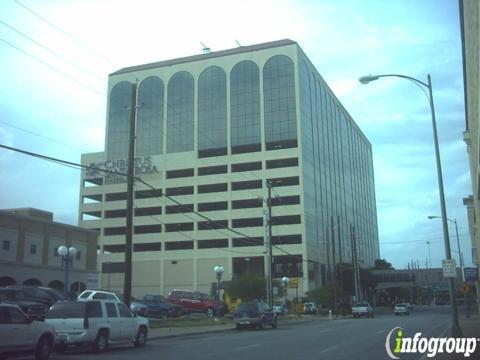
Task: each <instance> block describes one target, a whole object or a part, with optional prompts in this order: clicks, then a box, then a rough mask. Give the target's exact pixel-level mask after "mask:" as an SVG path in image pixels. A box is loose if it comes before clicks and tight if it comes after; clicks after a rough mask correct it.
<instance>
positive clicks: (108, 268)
mask: <svg viewBox="0 0 480 360" xmlns="http://www.w3.org/2000/svg"><path fill="white" fill-rule="evenodd" d="M124 272H125V263H124V262H123V261H122V262H104V263H102V273H111V274H113V273H117V274H118V273H124Z"/></svg>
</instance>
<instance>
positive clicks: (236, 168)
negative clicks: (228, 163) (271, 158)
mask: <svg viewBox="0 0 480 360" xmlns="http://www.w3.org/2000/svg"><path fill="white" fill-rule="evenodd" d="M253 170H262V162H261V161H254V162H248V163H241V164H232V172H241V171H253Z"/></svg>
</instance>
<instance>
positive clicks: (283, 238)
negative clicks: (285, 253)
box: [272, 235, 302, 245]
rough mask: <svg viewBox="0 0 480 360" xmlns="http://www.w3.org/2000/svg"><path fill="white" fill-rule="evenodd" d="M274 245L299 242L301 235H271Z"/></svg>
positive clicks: (300, 241)
mask: <svg viewBox="0 0 480 360" xmlns="http://www.w3.org/2000/svg"><path fill="white" fill-rule="evenodd" d="M272 243H273V244H274V245H287V244H301V243H302V235H277V236H272Z"/></svg>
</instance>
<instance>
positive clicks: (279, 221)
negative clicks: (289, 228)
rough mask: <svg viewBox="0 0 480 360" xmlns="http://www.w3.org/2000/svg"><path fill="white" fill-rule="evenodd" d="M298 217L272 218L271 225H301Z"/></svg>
mask: <svg viewBox="0 0 480 360" xmlns="http://www.w3.org/2000/svg"><path fill="white" fill-rule="evenodd" d="M301 223H302V220H301V216H300V215H285V216H272V225H289V224H301Z"/></svg>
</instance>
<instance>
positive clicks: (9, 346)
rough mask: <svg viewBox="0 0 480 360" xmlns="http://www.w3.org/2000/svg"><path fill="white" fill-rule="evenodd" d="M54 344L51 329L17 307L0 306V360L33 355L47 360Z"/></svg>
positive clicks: (37, 359)
mask: <svg viewBox="0 0 480 360" xmlns="http://www.w3.org/2000/svg"><path fill="white" fill-rule="evenodd" d="M54 343H55V331H54V329H53V327H52V326H51V325H49V324H46V323H44V322H42V321H33V320H32V319H31V318H29V317H28V315H27V314H25V313H24V312H23V311H22V310H21V309H20V308H19V307H18V306H16V305H12V304H3V303H2V304H0V358H1V359H6V358H7V357H9V356H13V355H14V356H17V355H29V354H34V356H35V359H36V360H47V359H48V358H49V357H50V352H51V351H52V348H53V344H54Z"/></svg>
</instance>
